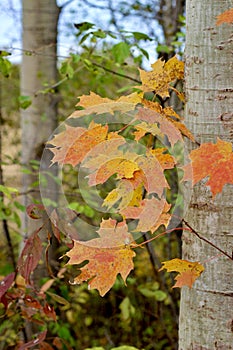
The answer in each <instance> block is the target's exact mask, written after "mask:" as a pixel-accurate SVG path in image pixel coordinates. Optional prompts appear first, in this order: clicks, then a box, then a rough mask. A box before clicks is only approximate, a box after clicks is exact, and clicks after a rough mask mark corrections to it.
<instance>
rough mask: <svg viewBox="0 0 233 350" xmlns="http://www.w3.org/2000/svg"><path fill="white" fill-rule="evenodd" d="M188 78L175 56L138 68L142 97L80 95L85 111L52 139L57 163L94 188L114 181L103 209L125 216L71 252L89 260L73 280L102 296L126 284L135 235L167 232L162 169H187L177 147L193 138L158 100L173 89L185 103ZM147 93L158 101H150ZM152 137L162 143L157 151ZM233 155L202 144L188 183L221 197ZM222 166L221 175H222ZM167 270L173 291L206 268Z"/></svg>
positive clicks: (73, 258) (223, 145) (175, 264)
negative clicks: (181, 85)
mask: <svg viewBox="0 0 233 350" xmlns="http://www.w3.org/2000/svg"><path fill="white" fill-rule="evenodd" d="M183 75H184V64H183V62H181V61H179V60H178V59H177V58H176V57H173V58H172V59H170V60H169V61H168V62H166V63H165V62H163V61H162V60H158V61H157V62H155V63H154V64H153V65H152V70H151V71H149V72H146V71H144V70H140V77H141V81H142V85H140V86H138V87H137V90H138V91H137V92H134V93H132V94H130V95H128V96H122V97H121V98H119V99H118V100H110V99H108V98H102V97H100V96H98V95H96V94H94V93H92V92H91V93H90V95H87V96H82V97H80V100H79V103H78V105H77V106H78V107H80V106H81V107H82V108H83V109H78V110H76V111H75V112H74V113H72V114H71V116H70V117H69V118H68V119H67V120H66V123H65V127H64V128H63V131H62V132H60V133H58V134H56V135H55V136H54V137H53V139H52V140H51V141H49V144H50V145H52V146H53V147H52V148H50V150H51V151H52V152H53V159H52V162H53V163H56V162H58V163H59V164H60V165H61V166H62V165H64V164H71V165H72V166H73V167H76V166H78V167H79V169H80V168H84V169H86V170H87V171H88V175H87V178H88V185H89V186H90V187H93V186H97V185H102V184H104V183H105V182H107V181H108V179H109V178H111V177H112V175H115V176H116V178H115V188H114V189H112V190H111V191H110V192H109V193H108V194H107V195H106V197H105V198H104V199H103V202H102V207H103V208H105V210H107V211H109V212H110V214H111V212H112V211H113V212H115V213H118V214H120V216H121V221H119V222H117V221H116V220H114V219H112V218H111V215H109V216H110V218H109V219H108V220H103V221H102V223H101V225H100V228H99V230H98V232H97V233H98V235H99V237H98V238H95V239H92V240H89V241H85V242H84V241H76V240H74V245H73V248H72V249H71V250H70V251H68V252H67V254H66V255H67V256H68V257H69V258H70V260H69V262H68V264H71V265H72V264H80V263H82V262H83V261H85V260H88V264H86V265H85V266H83V267H82V268H81V273H80V274H79V275H78V276H77V277H76V278H75V280H74V283H82V282H84V281H87V282H88V286H89V288H91V289H92V288H96V289H98V290H99V292H100V295H102V296H103V295H105V294H106V292H107V291H108V290H109V289H110V288H111V287H112V285H113V284H114V282H115V279H116V276H117V275H118V274H120V275H121V276H122V278H123V280H124V281H126V278H127V276H128V274H129V273H130V271H131V270H132V269H133V266H134V265H133V258H134V256H135V255H136V254H135V251H134V248H136V247H137V244H136V243H135V242H134V238H133V235H132V234H133V232H140V233H142V234H143V233H145V232H148V231H150V232H151V233H152V234H153V233H154V232H155V231H156V230H157V229H158V228H159V227H160V226H161V225H163V226H164V227H165V228H166V227H167V226H168V224H169V221H170V219H171V217H172V203H168V201H167V199H166V190H167V189H169V184H168V182H167V180H166V178H165V175H164V171H165V170H167V169H176V168H177V167H181V166H182V164H180V162H181V157H180V156H179V157H176V152H173V150H174V148H175V147H176V146H177V144H180V145H181V148H182V147H183V146H182V144H183V136H186V137H188V138H189V139H190V140H191V141H195V140H194V137H193V135H192V134H191V132H190V131H189V130H188V129H187V128H186V127H185V125H184V123H183V121H182V118H181V117H180V116H179V115H178V114H177V113H176V112H175V111H174V110H173V109H172V108H171V107H164V108H163V107H162V106H161V105H160V104H159V103H158V102H157V100H156V96H160V98H162V99H164V98H167V97H169V96H170V93H171V91H173V92H174V93H176V94H177V96H178V98H180V99H181V101H184V95H183V93H182V92H181V91H178V90H177V89H176V88H175V82H176V81H178V80H182V79H183ZM147 94H149V95H150V96H151V94H152V95H153V97H154V98H150V100H149V99H147V98H145V96H146V95H147ZM83 120H85V122H84V123H82V121H83ZM87 121H88V122H87ZM72 123H73V125H75V126H72ZM83 124H84V125H83ZM77 125H78V126H77ZM79 125H80V126H79ZM112 125H113V126H114V128H112ZM112 129H114V130H113V131H112ZM155 140H159V143H158V144H159V146H156V142H155ZM50 147H51V146H50ZM232 157H233V155H232V149H231V144H229V143H228V142H225V141H221V140H218V141H217V143H216V144H203V145H201V146H200V147H199V148H198V149H196V150H194V151H192V152H191V154H190V159H191V161H192V162H191V163H190V164H188V165H186V166H184V167H182V169H183V171H184V176H183V181H191V182H192V184H193V185H194V184H195V183H197V182H198V181H199V180H201V179H203V178H205V177H206V176H209V181H208V183H207V185H209V186H210V188H211V190H212V193H213V195H216V194H217V193H218V192H220V191H221V190H222V187H223V186H224V184H225V183H227V182H231V183H232V182H233V179H232V174H233V171H232V170H233V169H232V167H233V165H232V164H233V162H232V160H233V158H232ZM223 166H224V167H225V171H224V175H223V176H221V177H220V176H219V171H221V172H222V171H223ZM132 220H134V221H135V225H134V229H133V232H129V231H130V230H129V226H128V223H129V222H132ZM163 268H165V269H167V270H168V271H177V272H179V274H178V276H177V277H176V280H177V282H176V285H175V286H174V287H181V286H183V285H188V286H189V287H191V286H192V284H193V282H194V281H195V279H196V278H197V277H198V276H199V275H200V274H201V273H202V271H203V270H204V268H203V266H202V265H201V264H199V263H198V262H188V261H185V260H181V259H173V260H170V261H167V262H164V263H163Z"/></svg>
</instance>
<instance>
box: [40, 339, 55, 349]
mask: <svg viewBox="0 0 233 350" xmlns="http://www.w3.org/2000/svg"><path fill="white" fill-rule="evenodd" d="M39 349H40V350H54V348H53V347H52V346H51V345H49V344H48V343H46V342H44V341H42V343H40V348H39Z"/></svg>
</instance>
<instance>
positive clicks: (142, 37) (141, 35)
mask: <svg viewBox="0 0 233 350" xmlns="http://www.w3.org/2000/svg"><path fill="white" fill-rule="evenodd" d="M132 34H133V36H134V38H135V39H136V40H150V41H151V40H152V39H151V38H150V37H149V36H148V35H147V34H144V33H140V32H132Z"/></svg>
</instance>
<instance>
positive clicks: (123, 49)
mask: <svg viewBox="0 0 233 350" xmlns="http://www.w3.org/2000/svg"><path fill="white" fill-rule="evenodd" d="M112 54H113V57H114V60H115V61H116V62H117V63H120V64H122V63H123V62H124V61H125V60H126V58H127V57H129V55H130V47H129V45H128V44H126V43H119V44H116V45H114V46H113V47H112Z"/></svg>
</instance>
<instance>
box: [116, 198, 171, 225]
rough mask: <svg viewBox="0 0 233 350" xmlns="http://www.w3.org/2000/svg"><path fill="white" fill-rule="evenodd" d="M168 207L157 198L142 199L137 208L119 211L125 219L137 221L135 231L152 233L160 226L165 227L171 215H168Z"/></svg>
mask: <svg viewBox="0 0 233 350" xmlns="http://www.w3.org/2000/svg"><path fill="white" fill-rule="evenodd" d="M170 207H171V206H170V205H169V204H168V203H167V202H166V201H165V200H164V199H161V200H158V199H157V198H154V197H153V198H151V199H143V200H142V201H141V203H140V206H139V207H130V206H129V207H127V208H125V209H123V210H122V211H121V215H123V217H124V218H126V219H138V224H137V227H136V229H135V231H140V232H147V231H151V232H154V231H156V230H157V228H158V227H159V226H160V225H164V226H167V225H168V223H169V220H170V218H171V215H170V214H169V213H168V211H169V209H170Z"/></svg>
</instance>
